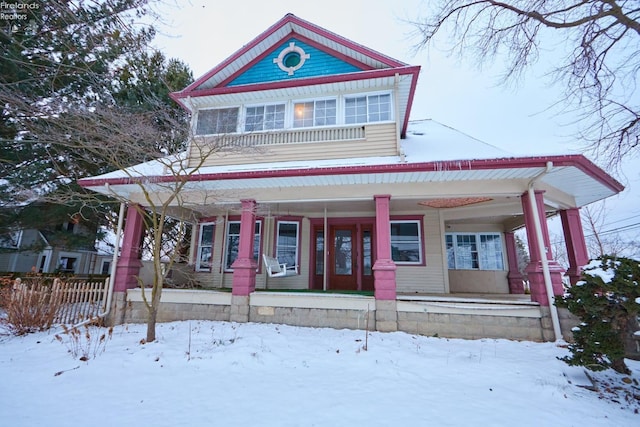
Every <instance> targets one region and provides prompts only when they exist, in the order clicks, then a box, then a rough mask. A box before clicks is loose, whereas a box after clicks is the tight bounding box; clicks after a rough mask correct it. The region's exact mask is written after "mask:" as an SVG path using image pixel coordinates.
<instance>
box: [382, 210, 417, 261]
mask: <svg viewBox="0 0 640 427" xmlns="http://www.w3.org/2000/svg"><path fill="white" fill-rule="evenodd" d="M390 222H391V259H393V261H394V262H396V263H397V264H422V231H421V227H420V221H418V220H402V221H398V220H392V221H390Z"/></svg>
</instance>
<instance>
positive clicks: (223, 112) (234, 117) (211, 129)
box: [196, 108, 238, 135]
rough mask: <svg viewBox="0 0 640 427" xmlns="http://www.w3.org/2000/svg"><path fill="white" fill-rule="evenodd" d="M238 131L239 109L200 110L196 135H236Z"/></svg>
mask: <svg viewBox="0 0 640 427" xmlns="http://www.w3.org/2000/svg"><path fill="white" fill-rule="evenodd" d="M237 131H238V109H237V108H218V109H215V110H199V111H198V123H197V125H196V135H211V134H219V133H235V132H237Z"/></svg>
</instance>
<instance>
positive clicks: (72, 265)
mask: <svg viewBox="0 0 640 427" xmlns="http://www.w3.org/2000/svg"><path fill="white" fill-rule="evenodd" d="M77 261H78V258H74V257H68V256H61V257H60V261H58V268H57V269H56V271H57V272H61V273H75V272H76V262H77Z"/></svg>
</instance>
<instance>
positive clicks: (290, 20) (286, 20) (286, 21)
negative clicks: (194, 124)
mask: <svg viewBox="0 0 640 427" xmlns="http://www.w3.org/2000/svg"><path fill="white" fill-rule="evenodd" d="M285 25H292V30H291V31H292V32H293V31H294V30H293V26H299V27H302V28H304V29H307V30H309V31H312V32H315V33H316V34H319V35H321V36H323V37H326V38H327V39H329V40H332V41H334V42H336V43H339V44H342V45H344V46H346V47H347V48H349V49H352V50H355V51H356V52H359V53H361V54H363V55H366V56H369V57H371V58H372V59H375V60H377V61H380V62H382V63H383V64H386V65H388V66H389V67H405V66H406V65H407V64H405V63H403V62H400V61H397V60H395V59H393V58H390V57H388V56H385V55H383V54H381V53H379V52H376V51H374V50H371V49H369V48H366V47H364V46H362V45H360V44H357V43H354V42H352V41H350V40H347V39H345V38H344V37H341V36H339V35H337V34H335V33H332V32H330V31H328V30H325V29H324V28H321V27H318V26H316V25H314V24H312V23H310V22H308V21H305V20H303V19H300V18H298V17H297V16H295V15H293V14H290V13H289V14H287V15H285V16H284V17H283V18H282V19H281V20H280V21H278V22H276V23H275V24H273V25H272V26H271V27H269V28H268V29H266V30H265V31H264V32H262V33H261V34H260V35H259V36H258V37H256V38H254V39H253V40H252V41H250V42H249V43H247V44H246V45H245V46H244V47H242V49H240V50H238V51H236V52H235V53H234V54H232V55H231V56H230V57H228V58H227V59H225V60H224V61H222V62H221V63H220V64H219V65H217V66H216V67H214V68H213V69H211V70H210V71H209V72H207V73H205V74H204V75H203V76H202V77H200V78H199V79H197V80H196V81H195V82H193V83H191V84H190V85H189V86H187V87H186V88H185V89H183V90H181V91H179V92H173V93H171V94H170V96H171V98H172V99H173V100H175V101H176V102H178V103H180V104H181V105H182V106H184V104H183V103H182V102H181V101H180V99H181V98H185V97H187V96H190V95H189V94H190V93H192V92H193V91H195V90H196V89H197V87H198V86H200V85H201V84H203V83H204V82H206V81H207V80H209V79H210V78H211V77H213V76H214V75H215V74H217V73H219V72H220V71H221V70H222V69H224V68H226V67H227V66H228V65H229V64H231V63H232V62H234V61H236V60H237V59H238V58H240V57H241V56H242V55H244V54H245V53H247V52H248V51H249V50H251V49H253V48H254V47H255V46H257V45H258V44H259V43H260V42H262V41H263V40H265V39H266V38H267V37H269V36H270V35H271V34H273V33H274V32H276V31H278V30H279V29H280V28H282V27H284V26H285Z"/></svg>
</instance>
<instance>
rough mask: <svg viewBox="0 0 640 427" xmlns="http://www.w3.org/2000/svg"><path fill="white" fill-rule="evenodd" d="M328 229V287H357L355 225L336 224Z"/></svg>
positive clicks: (343, 288)
mask: <svg viewBox="0 0 640 427" xmlns="http://www.w3.org/2000/svg"><path fill="white" fill-rule="evenodd" d="M329 230H330V233H331V234H330V236H331V238H330V240H329V242H330V246H329V289H339V290H355V289H358V276H357V267H358V263H357V253H356V246H357V245H356V241H357V240H356V227H355V226H354V225H336V226H332V227H330V228H329Z"/></svg>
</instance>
